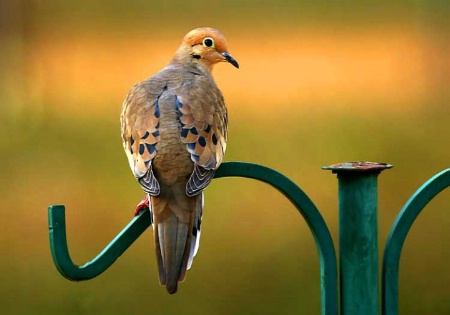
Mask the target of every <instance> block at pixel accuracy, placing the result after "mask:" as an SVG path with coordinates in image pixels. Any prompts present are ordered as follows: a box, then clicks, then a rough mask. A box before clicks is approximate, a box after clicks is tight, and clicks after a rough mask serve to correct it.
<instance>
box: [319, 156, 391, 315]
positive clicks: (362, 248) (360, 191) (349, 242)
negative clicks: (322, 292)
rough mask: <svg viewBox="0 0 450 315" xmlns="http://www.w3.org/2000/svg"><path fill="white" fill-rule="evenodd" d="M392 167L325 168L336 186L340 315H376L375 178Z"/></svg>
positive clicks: (364, 164) (352, 165)
mask: <svg viewBox="0 0 450 315" xmlns="http://www.w3.org/2000/svg"><path fill="white" fill-rule="evenodd" d="M391 167H392V165H389V164H382V163H372V162H349V163H341V164H335V165H331V166H325V167H323V169H325V170H331V171H332V172H333V173H335V174H337V178H338V185H339V261H340V270H339V277H340V300H341V304H340V309H341V315H356V314H364V315H378V314H379V305H378V291H379V290H378V288H379V286H378V218H377V217H378V215H377V177H378V174H379V173H380V172H381V171H382V170H384V169H387V168H391Z"/></svg>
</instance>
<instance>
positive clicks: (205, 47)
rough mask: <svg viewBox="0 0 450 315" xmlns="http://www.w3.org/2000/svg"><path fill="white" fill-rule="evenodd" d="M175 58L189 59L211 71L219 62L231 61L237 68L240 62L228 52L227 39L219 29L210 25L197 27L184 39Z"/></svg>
mask: <svg viewBox="0 0 450 315" xmlns="http://www.w3.org/2000/svg"><path fill="white" fill-rule="evenodd" d="M175 59H178V60H186V61H187V60H189V59H190V60H189V61H193V62H195V63H197V64H198V65H200V66H201V67H206V68H207V69H208V70H209V71H211V70H212V68H213V66H214V65H215V64H216V63H219V62H229V63H231V64H232V65H233V66H235V67H236V68H239V64H238V62H237V61H236V60H234V58H233V57H231V55H230V54H229V53H228V48H227V40H226V39H225V37H224V36H223V35H222V33H220V32H219V31H218V30H216V29H213V28H210V27H202V28H196V29H194V30H192V31H190V32H189V33H187V34H186V36H185V37H184V39H183V42H182V43H181V46H180V48H179V49H178V51H177V54H176V55H175Z"/></svg>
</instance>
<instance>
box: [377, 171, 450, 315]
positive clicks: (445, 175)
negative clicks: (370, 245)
mask: <svg viewBox="0 0 450 315" xmlns="http://www.w3.org/2000/svg"><path fill="white" fill-rule="evenodd" d="M449 186H450V168H449V169H446V170H444V171H442V172H440V173H439V174H437V175H435V176H433V177H432V178H430V179H429V180H428V181H427V182H426V183H425V184H423V185H422V186H421V187H420V188H419V189H418V190H417V191H416V192H415V193H414V195H412V196H411V198H409V200H408V202H407V203H406V204H405V205H404V206H403V208H402V210H401V211H400V213H399V215H398V216H397V219H396V220H395V223H394V225H393V226H392V228H391V232H390V233H389V237H388V240H387V242H386V247H385V249H384V256H383V269H382V278H381V281H382V284H381V286H382V300H383V302H382V307H383V312H382V313H383V315H398V270H399V266H400V255H401V252H402V248H403V244H404V243H405V239H406V236H407V235H408V233H409V230H410V229H411V226H412V225H413V223H414V221H415V220H416V218H417V217H418V216H419V214H420V213H421V212H422V210H423V209H424V208H425V206H426V205H427V204H428V203H429V202H430V201H431V200H432V199H433V198H434V197H436V196H437V195H438V194H439V193H440V192H441V191H443V190H444V189H445V188H447V187H449Z"/></svg>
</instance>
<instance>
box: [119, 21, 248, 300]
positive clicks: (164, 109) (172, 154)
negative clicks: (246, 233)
mask: <svg viewBox="0 0 450 315" xmlns="http://www.w3.org/2000/svg"><path fill="white" fill-rule="evenodd" d="M221 62H226V63H229V64H231V65H233V66H234V67H236V68H239V64H238V62H237V61H236V60H235V59H234V58H233V57H232V56H231V54H230V53H229V52H228V47H227V40H226V38H225V37H224V35H223V34H222V33H221V32H220V31H218V30H216V29H214V28H210V27H201V28H196V29H194V30H192V31H190V32H188V33H187V34H186V35H185V37H184V38H183V40H182V42H181V45H180V46H179V48H178V50H177V51H176V53H175V55H174V56H173V58H172V60H171V61H170V62H169V64H168V65H167V66H166V67H164V68H163V69H162V70H161V71H159V72H158V73H156V74H155V75H154V76H152V77H150V78H148V79H146V80H144V81H142V82H139V83H137V84H136V85H135V86H134V87H133V88H131V90H130V91H129V93H128V95H127V97H126V98H125V100H124V102H123V105H122V111H121V115H120V122H121V131H122V142H123V147H124V150H125V153H126V156H127V158H128V162H129V165H130V168H131V170H132V173H133V175H134V177H135V179H136V180H137V181H138V183H139V184H140V187H141V188H142V189H143V191H144V192H145V194H146V195H145V198H144V199H143V200H142V201H141V202H140V203H139V204H138V205H137V207H136V210H135V213H134V214H135V215H138V214H139V213H140V212H141V211H142V210H143V209H145V208H148V209H149V210H150V215H151V216H152V225H153V234H154V238H155V252H156V261H157V265H158V272H159V281H160V284H161V285H164V286H166V290H167V292H169V293H170V294H173V293H175V292H177V288H178V283H179V282H181V281H183V280H184V278H185V275H186V270H188V269H190V267H191V265H192V260H193V258H194V256H195V255H196V254H197V251H198V247H199V240H200V226H201V220H202V213H203V204H204V202H203V200H204V198H203V191H204V189H205V188H206V187H207V186H208V185H209V184H210V182H211V180H212V179H213V177H214V173H215V171H216V170H217V168H218V167H219V166H220V164H221V163H222V161H223V158H224V155H225V150H226V146H227V129H228V114H227V108H226V106H225V101H224V97H223V94H222V92H221V91H220V90H219V88H218V87H217V85H216V83H215V81H214V78H213V76H212V70H213V67H214V66H215V65H216V64H218V63H221Z"/></svg>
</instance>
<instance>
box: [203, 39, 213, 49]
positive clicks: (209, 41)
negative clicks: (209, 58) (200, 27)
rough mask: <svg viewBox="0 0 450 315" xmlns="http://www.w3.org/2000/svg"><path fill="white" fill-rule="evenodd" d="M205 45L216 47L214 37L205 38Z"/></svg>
mask: <svg viewBox="0 0 450 315" xmlns="http://www.w3.org/2000/svg"><path fill="white" fill-rule="evenodd" d="M203 46H205V47H213V48H214V39H212V38H211V37H205V39H204V40H203Z"/></svg>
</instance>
